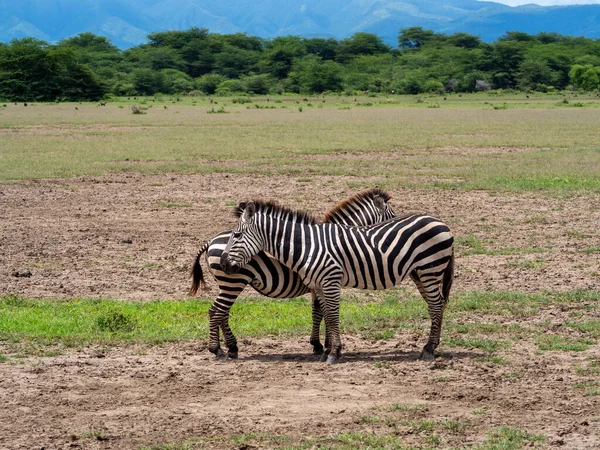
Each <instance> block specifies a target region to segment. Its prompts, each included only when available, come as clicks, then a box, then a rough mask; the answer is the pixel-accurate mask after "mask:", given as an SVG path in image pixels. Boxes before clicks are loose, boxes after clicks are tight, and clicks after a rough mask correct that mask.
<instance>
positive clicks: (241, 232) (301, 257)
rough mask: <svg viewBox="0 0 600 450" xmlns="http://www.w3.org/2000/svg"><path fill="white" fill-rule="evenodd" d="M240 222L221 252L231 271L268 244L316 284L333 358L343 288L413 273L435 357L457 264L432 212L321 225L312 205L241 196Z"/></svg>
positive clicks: (386, 282) (389, 282)
mask: <svg viewBox="0 0 600 450" xmlns="http://www.w3.org/2000/svg"><path fill="white" fill-rule="evenodd" d="M236 214H237V215H238V216H239V222H238V225H237V227H236V228H235V229H234V230H233V232H232V234H231V236H230V238H229V242H228V244H227V246H226V248H225V249H224V251H223V252H222V254H221V265H222V266H223V267H224V270H225V271H226V272H227V273H233V272H236V271H238V270H239V269H240V268H241V267H243V266H244V265H245V264H246V263H247V262H248V261H249V260H250V259H251V258H252V257H253V256H254V255H256V254H257V253H258V252H260V251H266V252H268V253H269V254H270V255H272V256H273V257H274V258H276V259H277V260H279V261H280V262H281V263H283V264H285V265H286V266H287V267H289V268H290V269H291V270H293V271H294V272H297V273H298V274H299V276H300V277H301V278H302V279H303V280H304V282H305V283H306V284H307V285H308V287H310V288H311V289H314V290H315V292H316V295H317V297H318V298H319V299H320V302H321V307H322V309H323V312H324V314H325V324H326V341H325V346H326V354H328V355H329V357H328V359H327V360H328V362H330V363H334V362H336V361H337V359H338V358H339V357H340V354H341V353H340V352H341V340H340V336H339V301H340V289H341V287H354V288H359V289H387V288H390V287H392V286H395V285H396V284H398V283H400V282H401V281H402V280H403V279H404V278H405V277H406V276H410V277H411V278H412V279H413V281H414V282H415V283H416V285H417V287H418V289H419V292H420V293H421V295H422V296H423V298H424V299H425V301H426V302H427V305H428V309H429V315H430V317H431V330H430V334H429V339H428V341H427V344H426V345H425V347H424V348H423V351H422V353H421V357H422V358H423V359H433V358H434V350H435V348H436V347H437V346H438V344H439V342H440V333H441V327H442V319H443V311H444V307H445V306H446V303H447V301H448V297H449V293H450V287H451V285H452V277H453V268H454V247H453V242H454V238H453V236H452V234H451V232H450V230H449V228H448V227H447V226H446V225H445V224H444V223H443V222H440V221H439V220H437V219H435V218H433V217H431V216H428V215H424V214H412V215H408V216H404V217H396V218H393V219H390V220H388V221H386V222H383V223H379V224H375V225H370V226H365V227H355V226H345V225H339V224H329V223H326V224H318V223H316V221H315V220H313V219H312V218H311V217H309V216H308V215H307V214H306V213H304V212H299V211H292V210H289V209H286V208H282V207H280V206H278V205H275V204H273V203H268V202H256V203H255V202H249V203H240V205H238V207H237V209H236Z"/></svg>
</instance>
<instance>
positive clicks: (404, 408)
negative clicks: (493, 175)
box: [390, 403, 427, 411]
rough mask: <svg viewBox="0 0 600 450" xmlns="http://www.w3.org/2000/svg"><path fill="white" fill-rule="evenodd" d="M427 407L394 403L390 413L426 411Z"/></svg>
mask: <svg viewBox="0 0 600 450" xmlns="http://www.w3.org/2000/svg"><path fill="white" fill-rule="evenodd" d="M426 409H427V405H421V404H418V403H417V404H412V403H394V404H393V405H392V406H391V407H390V411H424V410H426Z"/></svg>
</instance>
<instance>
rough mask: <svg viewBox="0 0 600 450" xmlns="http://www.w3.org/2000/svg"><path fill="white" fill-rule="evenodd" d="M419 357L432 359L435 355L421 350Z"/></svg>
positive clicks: (424, 359) (427, 359) (425, 359)
mask: <svg viewBox="0 0 600 450" xmlns="http://www.w3.org/2000/svg"><path fill="white" fill-rule="evenodd" d="M419 359H420V360H421V361H433V360H434V359H435V355H434V354H433V353H432V352H428V351H426V350H423V351H422V352H421V355H420V356H419Z"/></svg>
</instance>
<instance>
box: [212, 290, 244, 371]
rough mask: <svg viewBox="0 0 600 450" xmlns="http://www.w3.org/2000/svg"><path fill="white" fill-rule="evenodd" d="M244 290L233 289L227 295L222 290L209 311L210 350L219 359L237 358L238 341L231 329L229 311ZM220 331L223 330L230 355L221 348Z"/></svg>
mask: <svg viewBox="0 0 600 450" xmlns="http://www.w3.org/2000/svg"><path fill="white" fill-rule="evenodd" d="M242 290H243V289H239V290H236V291H233V290H232V289H227V293H224V292H223V289H221V290H220V292H219V295H217V298H216V299H215V301H214V303H213V304H212V306H211V307H210V309H209V310H208V317H209V330H210V335H209V336H210V337H209V344H208V350H209V351H210V352H211V353H214V354H215V356H216V357H217V358H218V359H227V356H229V357H230V358H234V359H235V358H237V353H238V347H237V341H236V339H235V336H234V334H233V332H232V331H231V328H229V310H230V309H231V306H232V305H233V304H234V302H235V299H236V298H237V296H238V295H239V294H240V293H241V292H242ZM219 329H222V331H223V336H224V337H225V343H226V345H227V348H228V349H229V354H228V355H226V354H225V352H223V350H221V348H220V334H219Z"/></svg>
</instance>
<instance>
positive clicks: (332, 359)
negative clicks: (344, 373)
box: [327, 355, 338, 364]
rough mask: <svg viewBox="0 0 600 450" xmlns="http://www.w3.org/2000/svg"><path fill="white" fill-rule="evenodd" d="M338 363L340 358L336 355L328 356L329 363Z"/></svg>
mask: <svg viewBox="0 0 600 450" xmlns="http://www.w3.org/2000/svg"><path fill="white" fill-rule="evenodd" d="M337 363H338V359H337V358H336V357H335V356H331V355H330V356H328V357H327V364H337Z"/></svg>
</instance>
